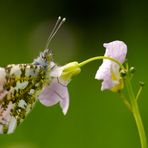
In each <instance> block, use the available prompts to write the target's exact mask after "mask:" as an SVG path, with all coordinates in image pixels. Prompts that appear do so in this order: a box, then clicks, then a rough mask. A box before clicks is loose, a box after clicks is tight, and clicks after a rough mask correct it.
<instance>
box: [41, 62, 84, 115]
mask: <svg viewBox="0 0 148 148" xmlns="http://www.w3.org/2000/svg"><path fill="white" fill-rule="evenodd" d="M51 65H52V66H51V67H53V68H51V71H50V77H51V82H50V83H49V85H48V86H45V87H44V89H43V91H42V92H41V94H40V95H39V101H40V102H41V103H42V104H43V105H45V106H53V105H55V104H57V103H59V104H60V107H61V108H62V111H63V113H64V115H66V113H67V111H68V108H69V93H68V88H67V85H68V83H69V82H70V80H71V78H72V77H73V76H74V75H77V74H78V73H79V72H80V71H81V70H80V68H79V66H78V63H77V62H72V63H69V64H66V65H65V66H62V67H60V66H57V65H56V64H55V63H53V62H51Z"/></svg>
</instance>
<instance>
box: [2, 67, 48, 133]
mask: <svg viewBox="0 0 148 148" xmlns="http://www.w3.org/2000/svg"><path fill="white" fill-rule="evenodd" d="M45 80H46V70H45V69H44V67H43V66H40V65H34V64H18V65H8V66H7V67H6V68H0V133H1V134H3V133H8V134H9V133H12V132H13V131H14V129H15V128H16V126H17V125H19V123H21V122H22V121H23V120H24V118H25V117H26V115H27V114H28V113H29V112H30V110H31V109H32V107H33V106H34V104H35V102H36V98H37V95H38V94H39V92H40V91H41V89H42V87H43V85H44V83H45Z"/></svg>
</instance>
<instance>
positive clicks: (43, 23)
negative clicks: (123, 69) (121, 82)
mask: <svg viewBox="0 0 148 148" xmlns="http://www.w3.org/2000/svg"><path fill="white" fill-rule="evenodd" d="M59 15H61V16H64V17H66V18H67V22H66V23H65V24H64V25H63V26H62V28H61V29H60V31H59V32H58V34H57V35H56V37H55V38H54V40H53V41H52V43H51V44H50V48H52V49H53V51H54V58H55V61H56V62H57V63H59V64H60V65H63V64H66V63H67V62H70V61H76V60H77V61H83V60H85V59H87V58H89V57H92V56H97V55H103V54H104V48H103V46H102V44H103V43H104V42H110V41H113V40H123V41H124V42H125V43H126V44H127V45H128V49H129V50H128V60H129V63H130V65H131V66H135V67H136V69H137V71H136V74H135V76H134V82H133V83H134V85H135V92H136V91H137V90H138V87H139V85H138V81H139V80H143V81H144V82H145V83H146V85H145V87H144V90H143V93H142V95H141V98H140V102H139V104H140V111H141V115H142V118H143V123H144V126H145V130H146V134H147V135H148V115H147V114H148V99H147V98H148V93H147V89H148V85H147V84H148V77H147V76H148V67H147V63H148V58H147V55H148V51H147V50H148V44H147V43H148V27H147V26H148V1H147V0H140V1H139V0H111V1H109V0H91V1H77V0H75V1H70V0H69V1H68V0H63V1H58V0H54V1H51V0H46V1H45V0H36V1H33V0H26V1H20V0H0V63H1V64H0V66H5V65H7V64H10V63H11V64H12V63H14V64H16V63H30V62H32V60H33V59H34V58H35V57H37V56H38V54H39V52H40V51H42V49H43V48H44V46H45V43H46V40H47V38H48V36H49V34H50V31H51V30H52V27H53V25H54V23H55V21H56V19H57V17H58V16H59ZM99 64H101V62H93V63H90V64H88V65H87V66H85V67H83V69H82V72H81V74H80V75H79V76H77V77H76V78H74V79H73V81H72V82H71V83H70V85H69V92H70V108H69V111H68V114H67V115H66V116H64V115H63V114H62V112H61V109H60V107H59V106H58V105H56V106H53V107H51V108H47V107H44V106H42V105H41V104H40V103H39V102H38V103H37V104H36V106H35V108H34V109H33V111H32V112H31V113H30V114H29V116H28V117H27V118H26V120H25V121H24V122H23V123H22V124H21V125H20V126H19V127H18V128H17V129H16V131H15V133H14V134H12V135H0V148H98V147H100V148H119V147H120V148H125V147H126V148H140V142H139V136H138V132H137V128H136V126H135V122H134V119H133V118H132V115H131V114H130V113H129V112H128V110H127V108H125V106H124V104H123V103H122V102H121V100H120V99H119V96H118V95H117V94H114V93H111V92H109V91H105V92H101V91H100V85H101V83H100V82H99V81H97V80H95V79H94V76H95V73H96V70H97V68H98V66H99Z"/></svg>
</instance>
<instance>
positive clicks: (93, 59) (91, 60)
mask: <svg viewBox="0 0 148 148" xmlns="http://www.w3.org/2000/svg"><path fill="white" fill-rule="evenodd" d="M102 59H106V60H110V61H113V62H115V63H117V64H118V65H119V66H120V67H121V69H123V70H125V68H124V66H123V65H122V64H121V63H120V62H119V61H117V60H116V59H114V58H111V57H105V56H97V57H93V58H90V59H87V60H85V61H83V62H81V63H79V66H80V67H82V66H84V65H86V64H88V63H90V62H93V61H96V60H102Z"/></svg>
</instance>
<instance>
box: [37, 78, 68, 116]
mask: <svg viewBox="0 0 148 148" xmlns="http://www.w3.org/2000/svg"><path fill="white" fill-rule="evenodd" d="M39 100H40V102H41V103H42V104H43V105H45V106H52V105H55V104H57V103H60V106H61V108H62V111H63V113H64V115H65V114H66V113H67V110H68V107H69V93H68V89H67V86H65V85H63V84H61V83H60V82H59V80H58V79H57V78H54V79H53V80H52V82H51V84H50V85H49V86H47V87H45V88H44V90H43V92H42V93H41V94H40V95H39Z"/></svg>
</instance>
